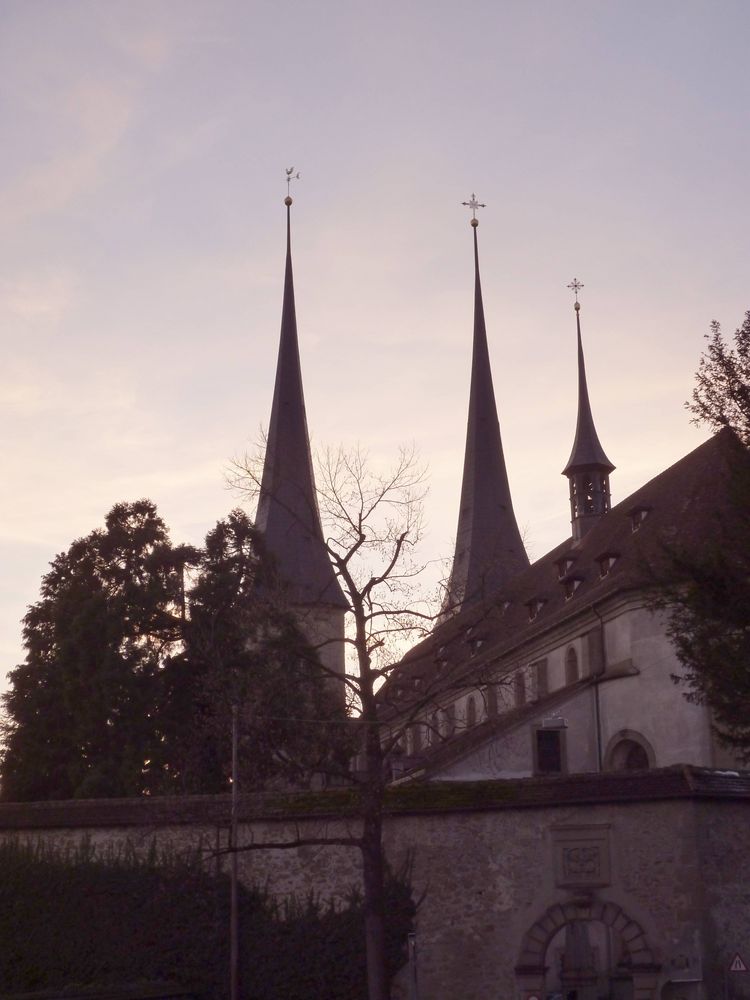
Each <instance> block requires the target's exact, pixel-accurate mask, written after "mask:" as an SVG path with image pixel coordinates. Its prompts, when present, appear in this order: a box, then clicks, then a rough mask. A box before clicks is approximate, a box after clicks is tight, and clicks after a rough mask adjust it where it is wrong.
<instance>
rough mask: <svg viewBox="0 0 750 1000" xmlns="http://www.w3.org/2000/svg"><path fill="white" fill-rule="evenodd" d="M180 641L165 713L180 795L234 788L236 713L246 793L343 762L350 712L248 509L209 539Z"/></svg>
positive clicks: (169, 675)
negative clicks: (299, 620) (288, 601)
mask: <svg viewBox="0 0 750 1000" xmlns="http://www.w3.org/2000/svg"><path fill="white" fill-rule="evenodd" d="M183 637H184V648H183V652H182V654H181V655H180V656H178V657H175V658H173V659H172V660H171V661H170V662H169V663H168V664H167V669H166V675H167V704H166V706H165V710H166V713H168V714H169V716H170V717H171V723H170V727H171V732H170V736H169V742H170V743H171V744H172V745H173V748H174V753H173V757H174V760H175V765H176V768H177V769H178V771H179V774H178V775H177V777H178V779H179V780H178V784H179V787H180V788H181V789H182V790H184V791H198V790H199V791H203V792H206V791H225V790H226V789H227V787H228V779H229V774H230V767H231V731H232V712H233V710H234V709H235V708H236V710H237V712H238V717H239V720H238V721H239V727H238V728H239V758H240V773H241V775H242V787H243V788H247V787H252V788H256V789H257V788H260V787H262V786H263V785H264V784H266V783H267V782H268V781H276V780H282V781H288V780H293V781H294V782H295V783H296V784H299V783H304V782H306V781H308V780H310V778H311V776H312V775H314V774H319V773H320V772H321V771H330V770H331V768H335V767H336V766H337V760H341V759H342V758H345V756H346V754H347V753H348V742H347V741H348V734H347V731H346V725H345V724H346V714H345V712H344V710H343V706H342V704H341V703H340V700H339V698H338V697H336V694H335V692H333V691H332V690H331V687H330V686H329V684H327V683H326V679H325V677H324V675H323V674H322V672H321V670H320V667H319V663H318V658H317V655H316V653H315V652H314V650H312V649H311V648H310V646H309V645H308V643H307V641H306V640H305V638H304V636H303V635H302V633H301V632H300V630H299V628H298V627H297V625H296V622H295V618H294V616H293V615H292V613H291V611H290V610H289V609H288V608H287V607H286V605H285V600H284V594H283V591H282V590H281V589H280V588H279V587H278V586H277V585H276V582H275V579H274V574H273V568H272V567H271V566H270V564H269V561H268V558H267V557H266V555H265V553H264V551H263V547H262V540H261V539H260V538H259V537H258V534H257V532H256V531H255V529H254V527H253V525H252V523H251V522H250V519H249V518H248V517H247V515H246V514H245V513H244V512H243V511H241V510H234V511H232V512H231V513H230V515H229V516H228V517H227V518H226V519H225V520H222V521H219V522H218V524H217V525H216V527H215V528H214V529H213V530H212V531H211V532H209V534H208V535H207V537H206V543H205V547H204V549H203V550H202V551H201V553H200V558H199V561H198V564H197V567H196V572H195V579H194V582H193V585H192V587H191V589H190V592H189V616H188V618H187V620H186V622H185V628H184V633H183ZM187 720H189V721H187ZM186 721H187V724H186Z"/></svg>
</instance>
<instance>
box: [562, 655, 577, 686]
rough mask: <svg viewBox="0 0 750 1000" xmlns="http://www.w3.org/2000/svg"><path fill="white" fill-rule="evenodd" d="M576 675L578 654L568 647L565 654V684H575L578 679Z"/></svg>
mask: <svg viewBox="0 0 750 1000" xmlns="http://www.w3.org/2000/svg"><path fill="white" fill-rule="evenodd" d="M579 676H580V675H579V673H578V653H576V651H575V649H574V648H573V647H572V646H570V647H569V649H568V652H567V653H566V654H565V683H566V684H575V682H576V681H577V680H578V678H579Z"/></svg>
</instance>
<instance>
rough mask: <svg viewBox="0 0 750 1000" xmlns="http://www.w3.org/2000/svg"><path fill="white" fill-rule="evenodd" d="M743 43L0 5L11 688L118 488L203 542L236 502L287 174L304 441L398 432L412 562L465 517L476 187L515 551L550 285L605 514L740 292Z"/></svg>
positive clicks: (603, 8)
mask: <svg viewBox="0 0 750 1000" xmlns="http://www.w3.org/2000/svg"><path fill="white" fill-rule="evenodd" d="M749 32H750V7H749V6H748V5H747V4H746V3H744V2H742V0H736V2H731V0H727V2H720V3H708V2H692V0H663V2H652V0H648V2H646V0H628V2H616V0H615V2H606V3H602V2H601V0H570V2H564V3H561V2H557V0H555V2H553V0H540V2H529V3H522V2H520V0H514V2H492V3H490V2H487V3H484V2H475V3H466V4H462V5H461V7H460V8H459V7H458V6H457V5H455V4H448V3H447V2H432V3H427V2H425V0H421V2H413V3H403V2H401V3H395V2H394V3H391V2H385V3H381V4H379V5H377V6H375V7H374V6H373V5H371V4H365V3H363V2H357V0H354V2H351V0H350V2H347V3H343V2H320V3H314V2H313V3H302V2H297V3H295V2H290V3H286V4H283V5H282V4H278V3H270V2H268V3H266V2H239V0H238V2H227V0H150V2H148V3H146V2H126V0H66V2H65V3H61V2H59V0H32V2H29V0H5V2H4V3H3V5H2V7H1V8H0V126H1V128H2V133H1V134H2V136H3V158H2V162H0V231H1V234H2V240H1V241H0V248H1V249H0V254H2V262H1V264H2V266H1V268H0V321H1V326H0V329H1V330H2V364H1V365H0V428H2V438H1V441H2V451H1V452H0V454H2V460H3V475H2V477H0V567H1V571H0V655H1V656H2V663H0V678H1V677H2V674H3V673H4V672H5V671H6V670H8V669H10V668H12V667H13V666H14V665H15V663H17V662H19V660H20V658H21V657H22V649H21V637H20V624H19V623H20V619H21V617H22V615H23V614H24V611H25V608H26V606H27V605H28V604H29V603H31V602H33V601H35V600H36V599H37V597H38V592H39V582H40V579H41V576H42V574H43V573H44V572H45V569H46V567H47V564H48V563H49V561H50V559H51V558H52V557H53V556H54V555H55V553H57V552H59V551H62V550H64V549H65V548H67V547H68V545H69V544H70V542H71V541H72V540H73V538H75V537H77V536H80V535H84V534H87V533H88V532H89V531H90V530H91V529H92V528H94V527H96V526H98V525H99V524H101V522H102V519H103V517H104V515H105V513H106V512H107V511H108V510H109V508H110V507H111V506H112V505H113V504H114V503H115V502H117V501H120V500H132V499H136V498H138V497H141V496H149V497H151V498H152V499H153V500H154V501H156V503H157V504H158V506H159V509H160V512H161V513H162V516H163V517H164V518H165V520H166V521H167V523H168V524H169V525H170V527H171V530H172V536H173V538H174V540H175V541H191V542H199V541H200V540H201V539H202V537H203V536H204V535H205V533H206V531H207V530H209V529H210V527H211V526H212V525H213V523H214V522H215V521H216V520H217V519H218V518H219V517H222V516H223V515H225V514H226V513H227V511H228V510H229V509H230V508H231V507H232V506H234V505H235V504H236V502H237V501H236V499H235V498H234V497H233V496H232V495H231V494H230V493H229V492H228V491H227V489H226V486H225V483H224V469H225V468H226V466H227V463H228V461H229V460H230V459H231V457H232V456H233V455H237V454H239V453H241V452H243V451H244V450H245V449H246V448H248V447H251V446H252V444H253V442H254V441H255V440H256V439H257V437H258V431H259V428H260V427H261V425H265V424H267V421H268V417H269V413H270V405H271V393H272V390H273V377H274V367H275V358H276V349H277V338H278V330H279V319H280V314H281V289H282V280H283V252H284V236H285V234H284V209H283V204H282V202H283V197H284V195H285V194H286V185H285V184H284V181H283V175H284V168H285V167H287V166H291V165H292V164H294V166H295V167H296V168H297V169H298V170H300V171H301V174H302V178H301V180H300V181H298V182H297V183H296V190H294V192H293V194H294V198H295V204H294V208H293V254H294V266H295V285H296V293H297V312H298V323H299V333H300V346H301V352H302V364H303V373H304V379H305V393H306V400H307V415H308V422H309V426H310V430H311V433H312V436H313V439H314V444H317V445H326V444H332V445H335V444H338V443H339V442H342V441H343V442H344V443H352V442H354V441H360V442H362V444H363V445H365V446H366V447H367V448H369V450H370V452H371V454H372V456H373V459H374V460H375V461H377V462H383V463H387V462H388V461H389V460H390V458H391V457H392V456H394V455H395V454H396V451H397V449H398V446H399V444H400V443H402V442H410V441H414V442H415V443H416V444H417V446H418V448H419V450H420V451H421V454H422V456H423V458H424V460H425V461H426V462H427V463H428V465H429V468H430V473H431V493H430V496H429V499H428V504H427V521H428V529H429V533H428V536H427V538H426V539H425V545H424V556H425V558H426V559H437V558H439V557H441V556H449V555H450V554H451V552H452V543H453V537H454V532H455V526H456V519H457V515H458V497H459V491H460V478H461V465H462V455H463V444H464V434H465V420H466V407H467V397H468V387H469V366H470V360H471V359H470V348H471V324H472V294H473V273H472V268H473V260H472V250H471V230H470V227H469V225H468V214H467V212H466V209H464V208H462V206H461V202H462V201H464V200H466V199H468V197H469V195H470V194H471V192H472V191H476V193H477V195H478V196H479V198H480V200H481V201H483V202H486V203H487V208H486V209H484V210H482V214H481V225H480V228H479V240H480V255H481V267H482V279H483V289H484V302H485V313H486V318H487V329H488V335H489V341H490V351H491V356H492V364H493V375H494V381H495V392H496V396H497V403H498V409H499V413H500V423H501V430H502V435H503V443H504V447H505V452H506V459H507V463H508V471H509V476H510V483H511V489H512V492H513V498H514V505H515V509H516V514H517V517H518V521H519V523H520V525H521V527H522V529H523V530H524V531H525V533H526V538H527V542H528V544H529V547H530V549H531V554H532V556H533V557H539V556H541V555H542V554H543V553H544V552H545V551H547V550H548V549H549V548H551V547H552V546H553V545H554V544H556V543H557V542H558V541H560V540H561V539H562V538H563V537H564V536H565V535H566V534H567V532H568V530H569V524H568V503H567V484H566V481H565V480H564V478H563V477H562V476H561V475H560V470H561V469H562V467H563V465H564V464H565V461H566V459H567V457H568V454H569V451H570V447H571V444H572V440H573V434H574V429H575V408H576V395H575V394H576V373H575V320H574V314H573V309H572V302H573V300H572V296H571V293H570V292H569V291H568V289H567V288H566V285H567V284H568V283H569V282H570V281H571V280H572V279H573V277H578V278H579V279H580V280H581V281H582V282H583V283H584V285H585V287H584V289H583V292H582V294H581V302H582V313H581V318H582V325H583V335H584V345H585V350H586V361H587V370H588V375H589V388H590V393H591V402H592V407H593V411H594V418H595V420H596V424H597V429H598V432H599V437H600V439H601V441H602V444H603V446H604V448H605V450H606V452H607V454H608V455H609V456H610V458H611V459H612V461H613V462H615V464H616V465H617V471H616V472H615V473H614V474H613V476H612V491H613V500H614V502H617V501H619V500H621V499H623V498H624V497H625V496H626V495H627V494H628V493H630V492H631V491H632V490H633V489H635V488H636V487H637V486H639V485H641V484H642V483H643V482H645V481H646V480H647V479H649V478H651V477H652V476H653V475H655V474H656V473H658V472H659V471H661V470H662V469H663V468H664V467H666V466H667V465H669V464H671V463H672V462H673V461H675V460H676V459H678V458H679V457H681V456H682V455H683V454H684V453H686V452H687V451H689V450H690V449H691V448H693V447H695V446H696V445H697V444H698V443H700V441H701V440H703V439H704V438H705V436H706V434H707V432H706V431H705V429H703V430H700V429H696V428H694V427H692V426H691V425H690V423H689V419H688V414H687V413H686V411H685V410H684V407H683V403H684V401H685V400H686V399H687V398H688V396H689V394H690V391H691V388H692V378H693V373H694V371H695V368H696V365H697V361H698V357H699V355H700V352H701V350H702V347H703V343H704V341H703V335H704V333H705V332H706V331H707V330H708V326H709V322H710V321H711V320H712V319H718V320H719V321H720V322H721V323H722V324H723V326H724V328H725V329H726V330H727V332H732V331H733V330H734V329H735V328H736V327H737V326H739V325H740V323H741V321H742V318H743V315H744V312H745V310H746V309H748V308H750V283H749V282H748V260H750V254H749V253H748V248H747V234H748V231H749V227H748V217H747V215H748V213H747V178H748V176H750V129H748V125H747V109H748V107H750V83H749V82H748V77H747V72H746V63H747V60H746V44H747V38H748V35H749ZM0 684H1V681H0Z"/></svg>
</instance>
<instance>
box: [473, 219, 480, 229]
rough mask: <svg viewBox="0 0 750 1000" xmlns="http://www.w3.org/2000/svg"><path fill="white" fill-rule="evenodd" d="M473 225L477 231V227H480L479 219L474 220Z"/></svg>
mask: <svg viewBox="0 0 750 1000" xmlns="http://www.w3.org/2000/svg"><path fill="white" fill-rule="evenodd" d="M471 224H472V226H473V227H474V228H475V229H476V228H477V226H478V225H479V219H472V220H471Z"/></svg>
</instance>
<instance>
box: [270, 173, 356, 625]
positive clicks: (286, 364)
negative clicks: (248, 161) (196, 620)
mask: <svg viewBox="0 0 750 1000" xmlns="http://www.w3.org/2000/svg"><path fill="white" fill-rule="evenodd" d="M287 173H289V172H287ZM284 204H285V205H286V273H285V277H284V301H283V307H282V313H281V336H280V339H279V356H278V362H277V366H276V384H275V386H274V392H273V404H272V407H271V422H270V424H269V427H268V440H267V442H266V455H265V461H264V465H263V476H262V480H261V487H260V496H259V498H258V511H257V515H256V524H257V526H258V528H259V529H260V531H261V532H262V533H263V537H264V540H265V543H266V547H267V548H268V551H269V552H270V553H271V554H272V555H273V557H274V558H275V560H276V566H277V569H278V572H279V575H280V577H281V579H282V580H283V581H284V583H286V585H287V586H288V588H289V597H290V600H291V601H292V603H294V604H298V605H307V606H313V605H326V606H332V607H336V608H346V607H347V604H346V600H345V599H344V595H343V593H342V592H341V588H340V586H339V583H338V580H337V579H336V576H335V574H334V572H333V568H332V566H331V563H330V561H329V559H328V555H327V553H326V550H325V545H324V542H323V532H322V529H321V525H320V514H319V511H318V502H317V497H316V492H315V479H314V476H313V467H312V458H311V455H310V440H309V436H308V433H307V417H306V414H305V398H304V393H303V390H302V370H301V367H300V358H299V344H298V340H297V316H296V310H295V303H294V278H293V275H292V251H291V217H290V216H291V205H292V199H291V197H289V195H287V197H286V198H285V199H284Z"/></svg>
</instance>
